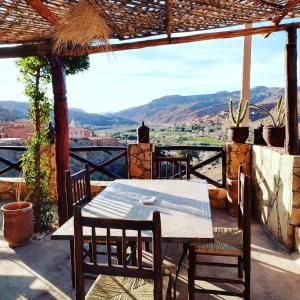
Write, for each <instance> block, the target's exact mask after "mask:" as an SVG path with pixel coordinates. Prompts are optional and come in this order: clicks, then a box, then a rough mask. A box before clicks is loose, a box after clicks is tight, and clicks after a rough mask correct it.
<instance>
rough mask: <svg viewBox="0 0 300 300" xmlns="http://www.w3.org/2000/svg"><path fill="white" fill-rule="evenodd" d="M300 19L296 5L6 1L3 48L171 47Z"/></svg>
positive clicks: (0, 4) (2, 4) (1, 19)
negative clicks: (132, 43)
mask: <svg viewBox="0 0 300 300" xmlns="http://www.w3.org/2000/svg"><path fill="white" fill-rule="evenodd" d="M299 16H300V1H296V0H283V1H281V0H257V1H248V0H245V1H241V0H230V1H228V0H226V1H225V0H193V1H191V0H79V1H78V0H51V1H48V0H1V1H0V32H1V34H0V44H26V45H28V44H30V45H32V44H41V45H43V46H41V47H40V48H41V49H46V48H45V47H46V46H45V45H47V46H48V47H51V48H52V49H53V47H54V48H55V49H56V50H57V51H60V50H61V49H71V48H72V47H75V46H77V48H81V47H86V46H88V47H93V46H95V45H96V47H99V46H107V45H108V44H109V43H112V44H114V40H117V41H124V40H131V39H137V38H138V39H142V41H143V40H145V39H146V40H147V38H150V37H154V36H160V38H161V37H163V38H165V39H166V40H167V39H169V41H170V43H172V38H173V36H174V35H173V34H176V33H187V32H192V31H202V30H211V29H222V28H225V27H231V26H237V25H243V24H246V23H257V22H266V21H267V22H268V23H266V24H267V25H270V26H268V27H270V29H269V31H268V30H264V31H263V32H262V33H270V32H272V30H273V31H276V28H277V26H278V24H279V23H280V22H281V20H282V19H284V18H297V17H299ZM266 24H263V26H265V25H266ZM279 26H280V25H279ZM272 28H273V29H272ZM250 32H251V31H250ZM220 34H222V32H220ZM187 38H188V36H187ZM174 39H176V37H174ZM151 40H152V38H151V39H148V42H149V43H150V44H151V43H152V44H153V42H151ZM175 41H176V40H175ZM154 43H155V42H154ZM43 47H44V48H43ZM47 49H48V48H47ZM48 50H49V49H48ZM48 50H47V51H48ZM113 50H114V49H113ZM87 52H89V53H91V51H87ZM42 54H44V53H42ZM69 54H70V53H69Z"/></svg>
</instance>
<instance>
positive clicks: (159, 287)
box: [74, 206, 171, 300]
mask: <svg viewBox="0 0 300 300" xmlns="http://www.w3.org/2000/svg"><path fill="white" fill-rule="evenodd" d="M74 212H75V213H74V232H75V262H76V300H84V299H87V300H88V299H112V298H120V299H121V298H122V299H123V298H124V299H125V298H126V299H140V300H142V299H154V300H161V299H170V295H171V276H170V273H169V274H168V275H164V276H163V270H162V256H161V224H160V213H159V212H157V211H156V212H154V213H153V220H152V221H148V220H147V221H137V220H123V219H107V218H95V217H83V216H82V214H81V208H80V207H79V206H76V207H75V211H74ZM83 226H85V227H86V228H87V229H88V230H89V231H90V232H91V237H90V239H91V241H92V262H86V261H84V259H83V251H82V249H83V244H84V235H83ZM96 228H102V229H104V230H105V231H106V244H107V260H106V262H99V261H98V260H97V251H96V248H97V237H96ZM116 230H120V231H121V235H122V238H121V244H122V262H121V264H119V263H116V264H114V261H113V259H112V255H111V246H112V238H111V235H112V232H113V231H116ZM128 230H130V231H131V235H130V241H132V240H133V239H134V240H135V241H136V244H137V257H138V261H137V266H129V265H127V262H126V261H127V259H126V244H127V242H128V239H129V237H127V236H126V233H127V232H128ZM145 230H147V231H150V232H151V233H152V243H153V262H152V265H150V266H147V265H145V264H144V263H143V260H142V255H143V253H142V251H143V250H142V232H143V231H145ZM132 232H135V236H136V237H135V238H133V236H132ZM85 272H86V273H88V274H96V275H99V276H98V277H97V279H96V281H95V282H94V284H93V285H92V287H91V288H90V290H89V292H88V293H87V295H86V296H85V287H84V273H85ZM152 297H153V298H152Z"/></svg>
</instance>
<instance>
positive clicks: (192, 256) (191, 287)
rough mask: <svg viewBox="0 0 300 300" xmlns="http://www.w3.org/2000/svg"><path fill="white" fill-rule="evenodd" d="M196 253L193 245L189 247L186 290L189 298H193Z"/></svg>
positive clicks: (192, 299) (190, 299)
mask: <svg viewBox="0 0 300 300" xmlns="http://www.w3.org/2000/svg"><path fill="white" fill-rule="evenodd" d="M195 273H196V253H195V248H194V247H193V246H190V247H189V269H188V290H189V300H194V299H195V291H194V289H195Z"/></svg>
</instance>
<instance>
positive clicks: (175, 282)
mask: <svg viewBox="0 0 300 300" xmlns="http://www.w3.org/2000/svg"><path fill="white" fill-rule="evenodd" d="M189 246H190V244H188V243H184V244H183V250H182V254H181V257H180V260H179V263H178V265H177V269H176V275H175V280H174V299H176V285H177V279H178V275H179V272H180V269H181V265H182V262H183V260H184V258H185V256H186V255H187V252H188V249H189Z"/></svg>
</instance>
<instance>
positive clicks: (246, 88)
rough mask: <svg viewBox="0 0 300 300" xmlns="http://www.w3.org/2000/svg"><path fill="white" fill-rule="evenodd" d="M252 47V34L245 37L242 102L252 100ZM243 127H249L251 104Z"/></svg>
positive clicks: (246, 26)
mask: <svg viewBox="0 0 300 300" xmlns="http://www.w3.org/2000/svg"><path fill="white" fill-rule="evenodd" d="M251 27H252V24H246V25H245V28H246V29H248V28H251ZM251 47H252V36H251V35H248V36H245V37H244V51H243V75H242V91H241V99H242V103H245V102H246V101H250V70H251ZM242 126H243V127H249V106H248V109H247V113H246V116H245V118H244V120H243V122H242Z"/></svg>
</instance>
